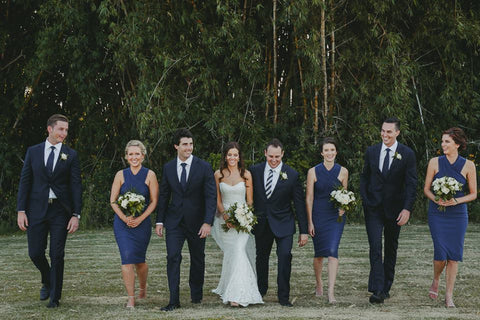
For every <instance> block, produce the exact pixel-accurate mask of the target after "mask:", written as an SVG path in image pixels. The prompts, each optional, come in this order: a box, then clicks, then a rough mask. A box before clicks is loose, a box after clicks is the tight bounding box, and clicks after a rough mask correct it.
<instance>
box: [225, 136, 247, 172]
mask: <svg viewBox="0 0 480 320" xmlns="http://www.w3.org/2000/svg"><path fill="white" fill-rule="evenodd" d="M234 148H235V149H237V150H238V170H239V171H240V177H242V178H243V180H247V178H245V165H244V163H243V155H242V150H240V145H239V144H238V142H236V141H230V142H229V143H227V144H226V145H225V147H224V148H223V153H222V160H221V161H220V175H221V176H220V180H219V181H222V179H223V177H224V175H223V169H227V170H228V171H229V172H230V169H228V163H227V154H228V151H229V150H230V149H234Z"/></svg>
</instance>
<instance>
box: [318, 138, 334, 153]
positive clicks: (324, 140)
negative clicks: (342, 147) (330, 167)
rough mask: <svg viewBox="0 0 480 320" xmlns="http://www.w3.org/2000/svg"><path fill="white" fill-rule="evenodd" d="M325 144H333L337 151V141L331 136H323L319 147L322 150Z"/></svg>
mask: <svg viewBox="0 0 480 320" xmlns="http://www.w3.org/2000/svg"><path fill="white" fill-rule="evenodd" d="M326 144H333V145H334V146H335V149H337V151H338V146H337V142H336V141H335V139H334V138H332V137H325V138H323V140H322V143H321V144H320V148H321V149H322V150H323V146H324V145H326Z"/></svg>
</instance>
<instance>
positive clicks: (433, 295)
mask: <svg viewBox="0 0 480 320" xmlns="http://www.w3.org/2000/svg"><path fill="white" fill-rule="evenodd" d="M438 282H439V281H438V280H435V279H433V281H432V285H431V286H430V289H429V291H428V296H429V297H430V299H433V300H435V299H437V298H438Z"/></svg>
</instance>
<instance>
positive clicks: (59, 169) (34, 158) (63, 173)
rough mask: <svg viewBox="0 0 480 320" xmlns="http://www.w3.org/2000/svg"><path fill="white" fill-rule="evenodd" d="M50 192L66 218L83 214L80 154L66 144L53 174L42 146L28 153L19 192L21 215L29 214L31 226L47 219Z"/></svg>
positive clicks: (18, 202) (37, 146)
mask: <svg viewBox="0 0 480 320" xmlns="http://www.w3.org/2000/svg"><path fill="white" fill-rule="evenodd" d="M62 154H66V155H67V159H66V160H63V159H62V158H61V156H62ZM50 188H51V189H52V190H53V192H54V193H55V195H56V196H57V199H58V201H59V202H60V203H61V204H62V206H63V207H64V209H65V213H66V215H68V216H71V215H72V214H73V213H76V214H81V210H82V181H81V176H80V163H79V161H78V156H77V152H76V151H75V150H73V149H70V148H69V147H67V146H66V145H65V144H62V148H61V150H60V155H59V157H58V160H57V163H56V165H55V168H54V170H53V172H52V173H49V172H48V169H47V167H46V166H45V142H42V143H40V144H37V145H34V146H32V147H29V148H28V149H27V154H26V156H25V162H24V164H23V168H22V172H21V175H20V184H19V188H18V196H17V211H25V213H26V214H27V217H28V219H29V223H30V224H32V223H35V222H37V221H41V220H42V219H43V218H44V217H45V215H46V213H47V209H48V197H49V190H50Z"/></svg>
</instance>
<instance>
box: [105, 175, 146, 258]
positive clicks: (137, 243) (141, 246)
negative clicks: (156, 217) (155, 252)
mask: <svg viewBox="0 0 480 320" xmlns="http://www.w3.org/2000/svg"><path fill="white" fill-rule="evenodd" d="M147 174H148V169H147V168H145V167H142V168H141V169H140V171H139V172H138V173H137V174H136V175H134V174H133V173H132V171H131V170H130V168H126V169H124V170H123V178H124V180H125V182H124V183H123V184H122V186H121V188H120V194H124V193H126V192H128V191H133V192H135V193H139V194H141V195H143V196H144V197H145V207H144V210H145V208H147V207H148V204H149V202H150V190H149V188H148V186H147V185H146V184H145V180H146V179H147ZM113 232H114V234H115V239H116V240H117V244H118V249H119V250H120V257H121V259H122V264H136V263H143V262H145V253H146V252H147V247H148V243H149V242H150V237H151V235H152V223H151V221H150V216H148V217H147V218H146V219H145V220H143V221H142V223H141V224H140V225H138V226H137V227H136V228H130V227H128V226H127V225H126V224H125V222H123V221H122V220H121V219H120V218H119V217H118V215H116V214H115V217H114V220H113Z"/></svg>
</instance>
